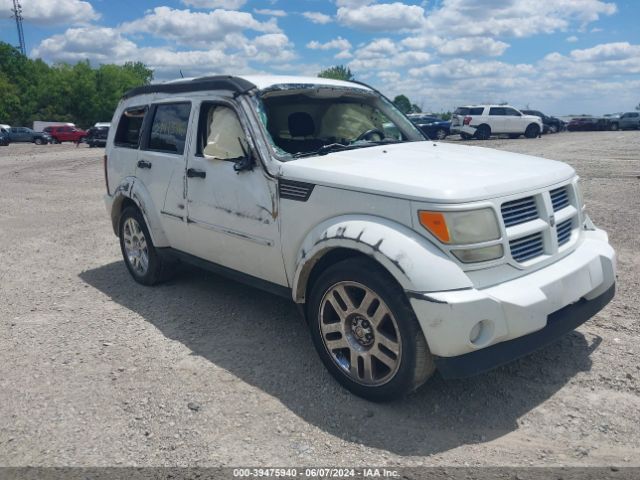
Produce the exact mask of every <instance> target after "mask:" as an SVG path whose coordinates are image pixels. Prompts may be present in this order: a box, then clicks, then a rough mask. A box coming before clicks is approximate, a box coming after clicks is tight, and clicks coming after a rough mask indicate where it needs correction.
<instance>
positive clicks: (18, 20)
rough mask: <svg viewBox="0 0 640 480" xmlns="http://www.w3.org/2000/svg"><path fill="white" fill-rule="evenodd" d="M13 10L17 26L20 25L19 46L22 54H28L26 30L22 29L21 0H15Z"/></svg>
mask: <svg viewBox="0 0 640 480" xmlns="http://www.w3.org/2000/svg"><path fill="white" fill-rule="evenodd" d="M11 11H12V12H13V18H15V19H16V27H18V42H20V44H19V45H18V48H19V49H20V52H21V53H22V55H25V56H26V55H27V49H26V48H25V45H24V32H23V31H22V5H20V1H19V0H13V9H12V10H11Z"/></svg>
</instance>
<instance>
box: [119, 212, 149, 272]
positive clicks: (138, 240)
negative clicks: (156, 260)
mask: <svg viewBox="0 0 640 480" xmlns="http://www.w3.org/2000/svg"><path fill="white" fill-rule="evenodd" d="M123 239H124V250H125V254H126V256H127V260H128V262H129V265H131V268H133V270H134V271H135V272H136V273H137V274H138V275H141V276H142V275H145V274H146V273H147V270H148V269H149V249H148V247H147V239H146V237H145V235H144V232H143V231H142V228H140V224H139V223H138V222H137V220H136V219H135V218H131V217H129V218H127V220H126V221H125V222H124V228H123Z"/></svg>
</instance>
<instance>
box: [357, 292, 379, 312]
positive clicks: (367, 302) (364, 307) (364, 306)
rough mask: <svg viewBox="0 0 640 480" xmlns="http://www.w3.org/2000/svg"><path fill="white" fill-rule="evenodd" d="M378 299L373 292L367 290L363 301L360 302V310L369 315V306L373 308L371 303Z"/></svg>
mask: <svg viewBox="0 0 640 480" xmlns="http://www.w3.org/2000/svg"><path fill="white" fill-rule="evenodd" d="M377 299H378V297H377V296H376V295H374V294H373V293H372V292H367V293H366V294H365V295H364V298H363V299H362V301H361V302H360V305H359V306H358V311H359V312H360V313H362V314H363V315H365V316H367V317H368V316H369V314H368V312H369V308H371V304H372V303H373V302H374V301H375V300H377ZM378 303H380V302H378ZM377 308H378V309H379V308H380V305H378V307H377Z"/></svg>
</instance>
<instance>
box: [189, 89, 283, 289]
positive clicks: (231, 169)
mask: <svg viewBox="0 0 640 480" xmlns="http://www.w3.org/2000/svg"><path fill="white" fill-rule="evenodd" d="M198 115H199V117H198V118H199V120H198V131H197V138H196V148H194V149H192V151H191V152H190V153H189V156H188V158H187V171H186V186H187V214H188V222H187V224H188V235H187V239H186V242H187V245H185V247H186V248H187V249H188V253H190V254H192V255H195V256H197V257H200V258H203V259H205V260H208V261H210V262H213V263H215V264H218V265H222V266H224V267H227V268H231V269H233V270H236V271H239V272H242V273H246V274H248V275H251V276H254V277H258V278H260V279H263V280H267V281H269V282H272V283H276V284H279V285H283V286H286V285H287V279H286V276H285V271H284V263H283V259H282V253H281V252H282V251H281V247H280V231H279V219H278V197H277V182H276V180H275V179H273V178H271V177H269V176H268V175H267V174H266V173H265V171H264V170H263V168H262V165H261V162H260V161H259V159H258V158H257V155H256V153H255V152H252V151H251V147H250V145H251V144H253V142H250V141H248V138H247V137H248V133H249V130H248V128H247V126H246V125H247V122H246V121H245V122H244V124H243V120H241V119H243V118H244V117H243V116H242V115H243V113H242V112H241V111H239V110H236V108H235V106H234V105H232V104H230V103H226V102H203V103H202V104H201V105H200V109H199V114H198ZM245 152H247V153H249V154H250V155H252V156H253V157H254V161H255V164H254V165H253V167H252V168H251V169H246V170H239V169H238V168H237V167H238V165H241V164H240V162H241V161H242V159H243V158H244V157H245Z"/></svg>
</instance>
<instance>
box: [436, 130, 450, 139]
mask: <svg viewBox="0 0 640 480" xmlns="http://www.w3.org/2000/svg"><path fill="white" fill-rule="evenodd" d="M436 138H437V139H438V140H444V139H445V138H447V131H446V130H445V129H444V128H439V129H438V130H436Z"/></svg>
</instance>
